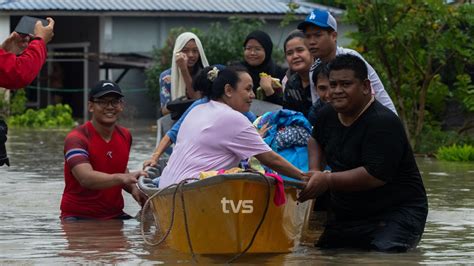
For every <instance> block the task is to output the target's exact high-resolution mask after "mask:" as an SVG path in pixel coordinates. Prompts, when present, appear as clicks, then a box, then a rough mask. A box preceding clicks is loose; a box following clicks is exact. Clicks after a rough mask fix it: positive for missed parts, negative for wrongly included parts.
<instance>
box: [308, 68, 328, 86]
mask: <svg viewBox="0 0 474 266" xmlns="http://www.w3.org/2000/svg"><path fill="white" fill-rule="evenodd" d="M320 75H321V76H323V77H326V78H329V67H328V64H326V63H324V62H320V63H319V64H318V65H317V66H316V67H315V68H314V70H313V75H312V76H311V79H312V81H313V84H314V87H316V86H317V84H318V77H319V76H320Z"/></svg>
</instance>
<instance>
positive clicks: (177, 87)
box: [160, 32, 209, 115]
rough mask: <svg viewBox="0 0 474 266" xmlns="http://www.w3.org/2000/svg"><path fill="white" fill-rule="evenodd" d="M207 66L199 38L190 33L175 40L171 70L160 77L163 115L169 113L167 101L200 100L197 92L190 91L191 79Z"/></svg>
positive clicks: (183, 34)
mask: <svg viewBox="0 0 474 266" xmlns="http://www.w3.org/2000/svg"><path fill="white" fill-rule="evenodd" d="M207 66H209V63H208V62H207V58H206V54H205V53H204V49H203V48H202V44H201V41H200V40H199V38H198V37H197V36H196V35H195V34H194V33H191V32H185V33H182V34H180V35H179V36H178V38H176V42H175V44H174V49H173V59H172V64H171V68H170V69H167V70H165V71H163V72H162V73H161V75H160V103H161V112H162V114H163V115H166V114H168V113H169V110H168V109H167V108H166V104H167V103H168V102H169V101H172V100H175V99H177V98H180V97H183V96H186V97H187V98H189V99H197V98H200V97H201V95H200V94H199V92H195V91H194V90H193V89H192V77H193V76H194V75H195V74H196V73H197V72H198V71H199V70H200V69H202V68H204V67H207Z"/></svg>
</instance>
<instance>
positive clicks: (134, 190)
mask: <svg viewBox="0 0 474 266" xmlns="http://www.w3.org/2000/svg"><path fill="white" fill-rule="evenodd" d="M127 173H130V171H129V170H128V169H127ZM123 190H125V191H127V192H128V193H130V195H132V197H133V199H135V201H136V202H137V203H138V204H140V206H143V205H144V204H145V202H146V200H147V199H148V196H147V195H145V193H143V192H142V191H140V189H138V187H137V185H136V184H128V185H124V186H123Z"/></svg>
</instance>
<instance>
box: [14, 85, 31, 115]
mask: <svg viewBox="0 0 474 266" xmlns="http://www.w3.org/2000/svg"><path fill="white" fill-rule="evenodd" d="M27 101H28V98H26V92H25V89H21V90H17V91H16V92H15V94H13V97H12V99H11V102H10V114H12V115H18V114H22V113H24V112H25V109H26V102H27Z"/></svg>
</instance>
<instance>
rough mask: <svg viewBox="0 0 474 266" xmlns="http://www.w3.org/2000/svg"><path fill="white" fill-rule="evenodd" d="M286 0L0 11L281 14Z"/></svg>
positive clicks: (104, 2)
mask: <svg viewBox="0 0 474 266" xmlns="http://www.w3.org/2000/svg"><path fill="white" fill-rule="evenodd" d="M287 3H288V1H281V0H214V1H212V0H9V1H8V0H7V1H6V0H0V11H74V12H199V13H243V14H249V13H250V14H278V15H283V14H285V13H286V12H287V11H288V6H287ZM300 4H301V3H300ZM313 7H314V6H311V5H303V4H302V5H301V6H300V8H298V9H297V10H296V14H298V15H306V14H308V13H310V12H311V11H312V9H313ZM331 11H332V10H331Z"/></svg>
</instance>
